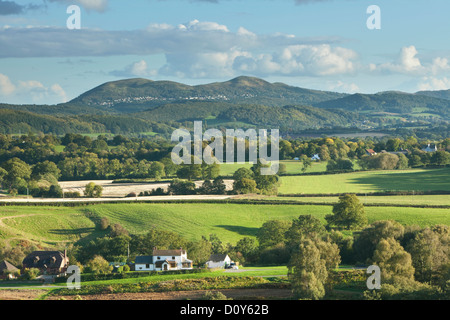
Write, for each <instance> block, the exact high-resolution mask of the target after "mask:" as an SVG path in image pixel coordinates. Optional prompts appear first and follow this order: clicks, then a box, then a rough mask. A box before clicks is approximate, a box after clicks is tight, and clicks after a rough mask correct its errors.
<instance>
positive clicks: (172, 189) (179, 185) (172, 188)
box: [168, 179, 196, 194]
mask: <svg viewBox="0 0 450 320" xmlns="http://www.w3.org/2000/svg"><path fill="white" fill-rule="evenodd" d="M168 191H169V193H172V194H195V192H196V191H195V183H194V182H192V181H182V180H178V179H174V180H172V182H171V183H170V185H169V188H168Z"/></svg>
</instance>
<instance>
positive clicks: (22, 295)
mask: <svg viewBox="0 0 450 320" xmlns="http://www.w3.org/2000/svg"><path fill="white" fill-rule="evenodd" d="M45 293H47V291H46V290H32V289H5V290H0V300H36V299H37V298H39V297H40V296H42V295H43V294H45Z"/></svg>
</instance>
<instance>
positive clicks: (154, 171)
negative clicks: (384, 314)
mask: <svg viewBox="0 0 450 320" xmlns="http://www.w3.org/2000/svg"><path fill="white" fill-rule="evenodd" d="M165 175H166V172H165V171H164V164H163V163H162V162H159V161H154V162H152V164H151V165H150V177H151V178H153V179H156V180H159V179H161V178H162V177H164V176H165Z"/></svg>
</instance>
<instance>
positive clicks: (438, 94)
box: [416, 90, 450, 100]
mask: <svg viewBox="0 0 450 320" xmlns="http://www.w3.org/2000/svg"><path fill="white" fill-rule="evenodd" d="M416 94H417V95H422V96H428V97H433V98H439V99H446V100H450V90H438V91H419V92H416Z"/></svg>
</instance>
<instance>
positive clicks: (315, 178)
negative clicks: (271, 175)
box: [278, 168, 450, 194]
mask: <svg viewBox="0 0 450 320" xmlns="http://www.w3.org/2000/svg"><path fill="white" fill-rule="evenodd" d="M448 181H450V168H443V169H414V170H401V171H399V170H393V171H387V170H380V171H361V172H352V173H343V174H335V175H312V176H291V177H282V178H281V185H280V187H279V189H278V192H279V194H330V193H331V194H336V193H346V192H348V193H365V192H368V193H370V192H380V191H405V190H415V191H430V190H438V191H450V183H448Z"/></svg>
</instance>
